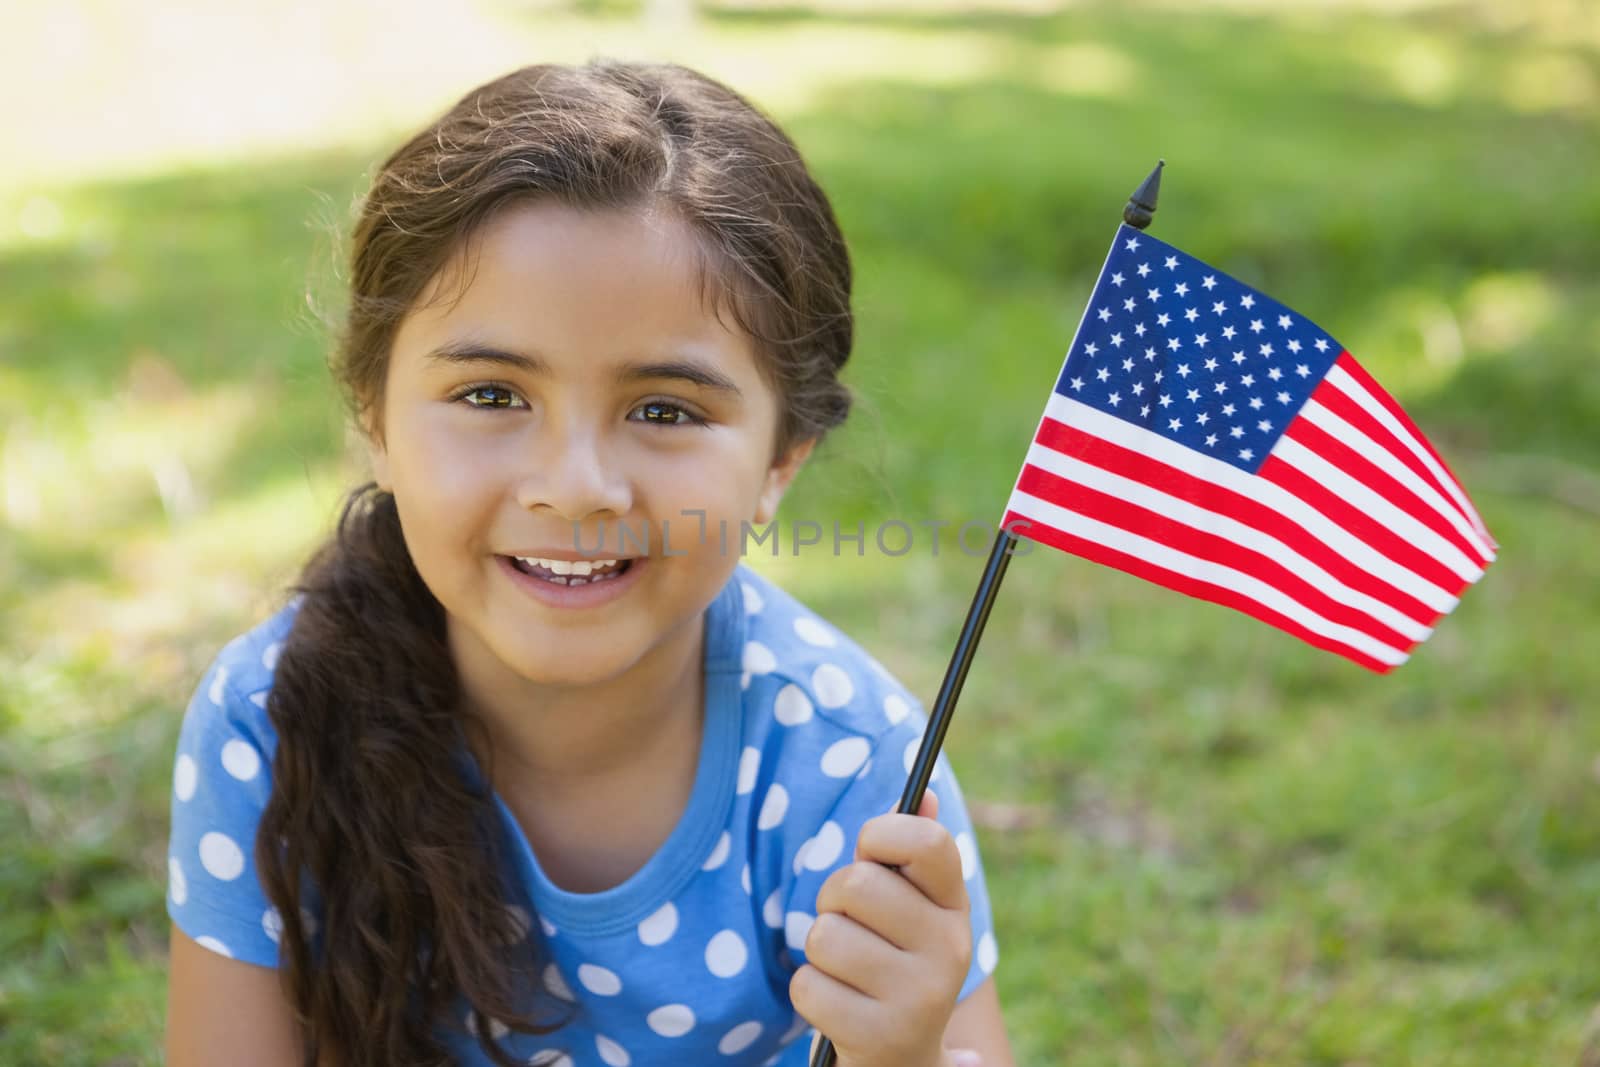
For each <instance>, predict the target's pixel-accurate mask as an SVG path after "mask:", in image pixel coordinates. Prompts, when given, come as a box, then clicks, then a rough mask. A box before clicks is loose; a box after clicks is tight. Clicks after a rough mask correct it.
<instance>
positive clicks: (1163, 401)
mask: <svg viewBox="0 0 1600 1067" xmlns="http://www.w3.org/2000/svg"><path fill="white" fill-rule="evenodd" d="M1156 402H1157V403H1158V404H1160V405H1161V406H1162V407H1164V408H1165V407H1171V406H1172V398H1171V397H1170V396H1168V395H1167V394H1166V393H1162V394H1161V396H1160V397H1159V398H1158V399H1157V401H1156Z"/></svg>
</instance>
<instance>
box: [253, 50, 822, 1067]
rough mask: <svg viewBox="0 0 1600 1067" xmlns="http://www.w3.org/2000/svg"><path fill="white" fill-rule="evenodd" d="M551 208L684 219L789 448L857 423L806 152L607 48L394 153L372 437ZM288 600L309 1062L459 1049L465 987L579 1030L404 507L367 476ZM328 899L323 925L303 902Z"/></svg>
mask: <svg viewBox="0 0 1600 1067" xmlns="http://www.w3.org/2000/svg"><path fill="white" fill-rule="evenodd" d="M531 199H549V200H552V201H555V202H559V203H561V204H564V205H567V206H571V207H576V208H583V209H610V210H623V211H625V210H633V209H638V208H644V207H654V208H659V209H664V210H666V211H669V212H672V213H675V214H676V216H677V217H678V218H680V219H682V220H683V221H684V222H686V223H687V224H688V225H689V227H690V228H691V230H692V232H693V233H694V234H695V235H696V237H697V238H698V242H697V244H698V251H699V253H700V256H701V259H700V264H699V278H700V287H701V294H702V299H703V300H705V301H707V306H709V307H711V308H713V309H714V310H715V313H716V314H717V315H718V317H720V316H721V315H722V313H723V310H724V309H727V310H728V311H730V312H731V313H732V316H733V318H734V321H735V322H736V323H737V325H738V326H739V327H740V328H742V329H743V330H744V331H745V333H747V334H748V335H749V336H750V337H751V338H752V339H753V340H754V341H755V344H756V349H757V351H758V353H760V356H761V359H762V368H763V373H764V374H766V375H767V376H768V378H769V381H770V382H771V384H772V385H773V386H774V388H775V390H776V391H777V394H778V396H779V398H780V402H781V405H782V411H783V415H782V418H781V421H780V425H779V429H778V438H777V441H776V442H775V443H774V447H775V449H776V450H780V451H781V450H782V449H784V448H786V447H787V446H788V445H790V444H792V443H797V442H800V441H804V440H810V439H816V438H819V437H821V436H822V435H823V434H825V433H826V432H827V431H828V430H829V429H831V428H832V427H834V426H836V425H837V424H839V423H840V422H842V421H843V420H844V418H845V415H846V414H847V413H848V411H849V409H850V394H849V392H848V391H847V390H846V388H845V387H844V386H843V385H842V384H841V383H840V382H839V380H838V372H839V369H840V368H841V367H842V366H843V365H844V363H845V361H846V359H847V358H848V357H849V354H850V348H851V342H852V330H853V320H852V316H851V311H850V285H851V267H850V259H849V255H848V253H847V252H846V249H845V243H844V239H843V237H842V235H841V234H840V232H839V228H838V224H837V222H836V221H835V219H834V215H833V211H832V208H831V207H830V205H829V203H828V199H827V197H826V196H825V195H824V194H823V192H822V190H821V189H820V188H819V187H818V185H817V184H816V182H815V181H814V180H813V178H812V177H811V175H810V173H809V172H808V170H807V168H806V166H805V164H804V162H803V161H802V160H801V158H800V154H799V151H798V150H797V149H796V148H795V146H794V144H793V142H792V141H791V140H790V139H789V138H788V137H787V136H786V135H785V134H784V133H783V132H782V131H781V130H779V129H778V127H777V126H776V125H775V124H774V123H773V122H772V121H771V120H770V119H769V118H767V117H766V116H765V115H764V114H762V113H761V112H760V111H759V110H758V109H756V108H755V107H753V106H752V105H751V104H750V103H749V102H748V101H746V100H745V99H744V98H743V97H741V96H740V95H738V94H737V93H735V92H733V91H732V90H730V89H728V88H727V87H725V86H723V85H721V84H719V83H718V82H716V81H713V80H711V79H709V78H707V77H705V76H703V75H701V74H698V73H696V72H694V71H691V70H688V69H686V68H684V67H680V66H676V65H672V64H645V63H625V62H619V61H613V60H596V61H591V62H590V63H588V64H586V65H583V66H576V67H572V66H558V65H539V66H531V67H526V68H524V69H521V70H517V71H514V72H513V73H511V74H508V75H506V76H504V77H501V78H498V79H496V80H494V81H491V82H489V83H488V84H486V85H483V86H481V87H479V88H477V89H475V90H473V91H472V92H470V93H468V94H467V95H466V96H465V97H464V98H462V99H461V100H460V101H459V102H458V103H457V104H456V105H455V106H454V107H452V108H450V109H449V111H447V112H446V113H445V114H444V115H443V116H442V117H441V118H439V119H438V120H437V121H436V122H434V123H432V124H431V125H429V126H428V127H427V128H426V129H424V130H422V131H421V132H419V133H417V134H416V136H414V137H412V138H411V139H410V140H409V141H407V142H406V143H405V144H403V145H402V146H401V147H400V148H399V149H398V150H396V151H395V152H394V154H393V155H391V156H390V157H389V158H388V159H387V160H386V161H385V162H384V163H383V165H382V167H381V168H379V170H378V172H377V175H376V177H375V178H374V180H373V183H372V187H371V189H370V191H369V192H368V194H367V196H366V199H365V201H364V203H363V205H362V209H361V212H360V215H359V218H358V220H357V222H356V225H355V228H354V231H353V234H352V237H351V247H350V270H349V279H350V302H349V307H348V311H347V317H346V319H345V322H344V324H343V326H342V328H341V330H340V333H339V337H338V342H337V346H336V348H335V350H334V353H333V355H332V358H331V364H332V369H333V373H334V377H335V378H336V380H337V381H338V382H339V383H340V385H341V387H342V389H343V391H344V393H345V397H346V400H347V402H348V405H349V407H350V411H351V414H352V415H353V416H354V417H355V418H356V419H357V420H358V421H359V423H360V425H361V427H362V428H363V429H364V430H365V431H366V432H369V433H372V434H374V435H376V436H377V437H378V439H380V440H381V435H382V433H383V426H382V421H381V417H380V413H381V411H382V397H383V389H384V382H385V379H386V375H387V371H388V360H389V353H390V348H391V344H392V341H393V338H394V336H395V332H396V330H397V328H398V326H399V324H400V322H401V320H402V319H403V317H404V316H405V315H406V314H407V312H408V311H410V310H412V309H413V306H414V305H415V304H416V302H417V301H418V299H419V297H420V296H421V294H422V293H423V292H424V290H425V289H426V287H427V286H428V284H429V282H430V281H431V280H432V279H433V278H435V276H438V275H440V273H441V271H443V270H444V269H445V267H446V266H447V265H448V264H450V263H452V262H455V261H456V255H457V253H458V252H460V251H462V250H463V249H465V248H467V247H469V245H468V243H469V242H470V241H471V240H472V238H473V237H474V235H476V234H477V233H479V232H480V231H481V229H482V227H483V225H484V224H485V222H486V221H487V220H489V219H490V218H491V216H493V215H494V214H495V213H496V212H497V211H499V210H501V209H503V208H505V207H507V206H509V205H511V204H514V203H518V202H526V201H528V200H531ZM463 258H465V257H463ZM464 273H465V272H463V274H464ZM463 284H466V282H465V281H464V282H463ZM289 593H290V594H291V595H298V596H299V598H300V604H299V607H298V613H297V615H296V617H295V620H294V624H293V628H292V630H291V632H290V633H289V636H288V638H287V640H286V642H285V645H284V648H283V650H282V653H281V654H280V656H279V659H278V662H277V667H276V676H275V680H274V684H273V687H272V690H271V693H270V695H269V696H268V699H267V712H268V714H269V715H270V716H271V719H272V723H273V725H274V727H275V728H276V730H277V734H278V748H277V753H276V755H275V757H274V760H273V765H272V770H273V778H274V781H273V792H272V796H271V798H270V800H269V802H268V804H267V807H266V810H265V812H264V813H263V815H262V818H261V824H260V829H259V831H258V835H257V839H256V862H257V865H258V868H259V870H260V871H261V878H262V883H263V885H264V887H265V889H266V892H267V895H268V897H269V898H270V899H271V901H272V903H273V904H274V905H275V906H276V907H277V909H278V912H279V914H280V915H281V916H282V920H283V930H282V942H283V945H284V963H283V966H282V974H283V981H284V988H285V991H286V993H287V995H288V996H289V998H290V1000H291V1003H292V1004H293V1006H294V1009H295V1012H296V1014H297V1016H298V1019H299V1022H300V1025H301V1027H302V1030H303V1033H304V1035H305V1062H306V1063H307V1064H320V1063H328V1062H332V1063H337V1064H340V1065H341V1067H361V1065H367V1064H371V1065H379V1064H381V1065H385V1067H403V1065H421V1064H440V1063H445V1062H447V1057H446V1052H445V1047H444V1045H443V1043H442V1042H441V1041H440V1039H439V1036H438V1034H437V1031H436V1027H438V1026H439V1025H440V1024H441V1023H444V1024H445V1025H456V1026H461V1025H464V1022H463V1020H462V1019H460V1018H455V1019H451V1018H449V1017H448V1016H449V1014H450V1013H449V1012H448V1009H449V1008H450V1007H451V1005H452V1004H453V1003H454V1002H455V998H456V997H457V996H461V997H464V998H465V1000H466V1001H467V1002H468V1003H469V1004H470V1005H471V1006H472V1009H473V1014H474V1017H476V1018H479V1019H483V1018H487V1019H491V1020H496V1021H499V1022H501V1023H504V1024H505V1025H506V1026H507V1027H509V1028H510V1029H512V1030H515V1031H519V1032H528V1033H548V1032H550V1031H551V1030H553V1029H555V1028H557V1027H559V1025H560V1024H561V1020H560V1019H559V1018H555V1019H550V1018H542V1017H540V1015H539V1013H537V1012H535V1011H534V1010H533V1008H532V1007H531V1006H530V1004H529V994H530V992H531V991H533V990H534V989H536V988H537V985H538V983H537V981H536V978H535V976H536V975H537V974H538V973H539V972H538V964H537V962H535V960H534V959H533V958H532V957H533V954H532V952H531V951H530V949H529V946H528V945H527V944H525V943H519V942H520V941H521V937H520V935H521V934H522V933H525V932H526V928H525V923H526V917H521V919H520V921H519V917H518V916H516V915H515V913H512V912H510V911H508V909H507V907H506V905H507V902H508V901H509V900H512V899H513V898H512V897H511V896H510V895H509V893H510V889H511V887H510V886H509V885H507V884H506V883H505V881H504V877H503V875H502V873H501V872H502V870H503V869H504V867H503V865H502V863H501V862H500V860H501V853H500V849H501V847H502V843H501V838H500V835H499V833H498V822H497V819H496V812H495V807H494V804H493V797H492V794H491V793H490V792H489V791H488V789H487V787H486V786H485V785H483V784H482V782H481V781H480V782H478V783H473V782H472V781H471V780H470V779H469V777H468V776H466V775H464V774H463V773H462V768H461V766H460V764H459V763H458V762H457V761H456V760H455V759H454V758H453V755H454V754H456V753H460V752H461V751H463V749H464V746H465V741H466V737H467V731H468V730H471V729H473V727H474V724H473V722H472V721H471V720H470V719H469V718H468V717H467V716H465V715H463V714H462V712H461V710H460V706H459V684H458V679H457V675H456V672H455V667H454V664H453V663H452V661H451V658H450V654H449V650H448V647H447V645H446V642H445V618H444V611H443V609H442V607H441V606H440V604H439V602H438V601H437V600H436V599H434V597H433V595H432V594H431V593H430V592H429V590H428V587H427V586H426V585H425V584H424V583H423V581H422V578H421V576H420V575H419V574H418V573H417V570H416V567H415V566H414V564H413V563H412V560H411V557H410V555H409V554H408V552H407V550H406V545H405V540H404V538H403V537H402V534H401V527H400V520H399V517H398V512H397V509H396V507H395V501H394V497H393V496H392V495H391V494H389V493H387V492H384V491H382V490H380V489H378V487H377V486H376V485H374V484H371V483H369V484H366V485H363V486H361V487H359V488H357V489H355V490H353V491H352V492H351V493H350V495H349V497H348V499H347V500H346V502H345V506H344V509H343V512H342V514H341V516H340V519H339V523H338V526H337V529H336V531H335V532H334V534H333V536H332V537H330V538H329V540H328V541H327V542H326V543H325V544H323V545H322V546H321V547H320V548H319V549H318V550H317V551H316V552H315V553H314V554H313V556H312V557H311V559H310V560H309V562H308V563H307V564H306V566H305V569H304V571H303V572H302V574H301V575H300V578H299V581H298V582H297V583H296V584H295V585H294V586H293V587H292V588H291V589H290V590H289ZM473 736H474V738H475V739H478V738H479V737H480V736H481V735H478V734H474V735H473ZM489 778H490V780H492V775H490V776H489ZM315 902H320V910H321V921H320V923H317V924H315V926H313V924H311V923H308V922H306V921H304V920H303V918H302V910H301V909H302V907H305V908H307V915H308V916H309V914H310V911H311V910H312V909H313V906H314V903H315ZM519 927H521V928H520V929H519ZM474 1029H475V1030H476V1031H477V1039H478V1042H479V1044H480V1045H481V1046H482V1047H483V1048H484V1049H485V1051H486V1052H487V1053H488V1054H489V1055H490V1057H491V1058H492V1059H493V1060H494V1061H495V1062H497V1063H500V1064H510V1063H512V1060H511V1059H510V1057H509V1055H508V1054H507V1053H506V1052H505V1050H504V1049H503V1048H502V1047H501V1046H500V1044H499V1043H498V1041H497V1040H495V1039H494V1038H493V1037H492V1036H491V1034H490V1033H488V1032H487V1030H488V1029H489V1028H488V1027H475V1028H474Z"/></svg>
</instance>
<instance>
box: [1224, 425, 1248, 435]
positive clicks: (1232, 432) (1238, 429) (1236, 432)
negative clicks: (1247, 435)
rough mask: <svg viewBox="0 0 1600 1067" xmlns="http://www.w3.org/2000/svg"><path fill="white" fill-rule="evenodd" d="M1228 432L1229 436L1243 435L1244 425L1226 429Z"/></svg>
mask: <svg viewBox="0 0 1600 1067" xmlns="http://www.w3.org/2000/svg"><path fill="white" fill-rule="evenodd" d="M1228 433H1229V435H1230V436H1233V437H1243V436H1244V427H1243V426H1235V427H1233V428H1232V429H1230V430H1229V431H1228Z"/></svg>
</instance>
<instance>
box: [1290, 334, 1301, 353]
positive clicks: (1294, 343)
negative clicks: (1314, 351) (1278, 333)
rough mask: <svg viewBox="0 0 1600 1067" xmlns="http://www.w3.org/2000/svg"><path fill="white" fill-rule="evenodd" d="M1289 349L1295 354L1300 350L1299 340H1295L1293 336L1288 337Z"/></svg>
mask: <svg viewBox="0 0 1600 1067" xmlns="http://www.w3.org/2000/svg"><path fill="white" fill-rule="evenodd" d="M1289 351H1291V352H1294V353H1297V354H1298V353H1299V351H1300V342H1299V341H1297V340H1295V339H1294V338H1293V337H1291V338H1289Z"/></svg>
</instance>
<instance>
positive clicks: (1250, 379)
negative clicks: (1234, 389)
mask: <svg viewBox="0 0 1600 1067" xmlns="http://www.w3.org/2000/svg"><path fill="white" fill-rule="evenodd" d="M1239 384H1240V385H1242V386H1244V387H1245V388H1246V389H1248V388H1250V387H1251V386H1252V385H1254V384H1256V376H1255V375H1254V374H1242V375H1240V376H1239Z"/></svg>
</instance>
